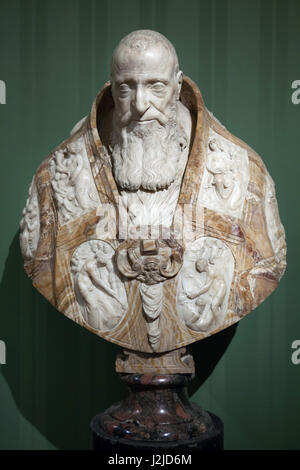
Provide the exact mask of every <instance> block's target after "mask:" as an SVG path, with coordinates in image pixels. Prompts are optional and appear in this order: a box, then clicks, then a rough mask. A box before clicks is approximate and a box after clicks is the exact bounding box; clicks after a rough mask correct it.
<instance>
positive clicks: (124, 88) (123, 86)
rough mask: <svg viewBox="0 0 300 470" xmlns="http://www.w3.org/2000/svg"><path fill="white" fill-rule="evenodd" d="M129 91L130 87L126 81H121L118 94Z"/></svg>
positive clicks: (122, 94)
mask: <svg viewBox="0 0 300 470" xmlns="http://www.w3.org/2000/svg"><path fill="white" fill-rule="evenodd" d="M129 92H130V87H129V86H128V85H127V84H126V83H121V85H120V86H119V94H120V96H121V97H122V96H127V95H128V93H129Z"/></svg>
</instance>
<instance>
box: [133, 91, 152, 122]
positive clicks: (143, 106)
mask: <svg viewBox="0 0 300 470" xmlns="http://www.w3.org/2000/svg"><path fill="white" fill-rule="evenodd" d="M148 108H149V101H148V98H147V90H145V88H144V87H143V86H142V85H138V86H137V89H136V95H135V109H136V111H137V112H138V113H139V115H141V116H142V115H143V114H144V113H145V112H146V111H147V109H148Z"/></svg>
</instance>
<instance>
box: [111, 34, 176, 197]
mask: <svg viewBox="0 0 300 470" xmlns="http://www.w3.org/2000/svg"><path fill="white" fill-rule="evenodd" d="M176 64H177V62H176V60H175V56H174V54H173V55H172V54H171V53H170V51H168V49H167V48H166V47H165V45H164V44H163V43H162V42H159V43H157V44H154V45H153V44H152V45H143V44H140V43H139V47H138V48H134V49H132V48H128V47H127V46H124V45H121V46H120V47H119V48H118V50H117V52H116V53H115V54H114V61H113V68H112V95H113V99H114V104H115V107H114V116H113V132H112V135H111V141H110V151H111V157H112V164H113V172H114V177H115V179H116V182H117V184H118V186H119V188H121V189H126V190H129V191H136V190H138V189H143V190H146V191H157V190H161V189H164V188H168V186H170V184H171V183H172V182H173V181H174V179H175V177H176V172H177V164H178V161H179V158H180V154H181V146H180V141H181V138H182V135H180V133H179V132H178V125H177V106H178V104H177V101H178V99H179V93H180V88H181V82H182V73H181V72H179V71H178V65H176Z"/></svg>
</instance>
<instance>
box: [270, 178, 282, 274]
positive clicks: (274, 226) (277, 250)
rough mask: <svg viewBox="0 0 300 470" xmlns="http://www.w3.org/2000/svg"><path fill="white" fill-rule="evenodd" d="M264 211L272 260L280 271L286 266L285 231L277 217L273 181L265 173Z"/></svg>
mask: <svg viewBox="0 0 300 470" xmlns="http://www.w3.org/2000/svg"><path fill="white" fill-rule="evenodd" d="M265 213H266V223H267V231H268V235H269V239H270V242H271V245H272V248H273V252H274V261H275V262H276V263H279V265H280V268H281V269H280V271H282V269H285V266H286V243H285V231H284V228H283V225H282V223H281V221H280V217H279V212H278V204H277V200H276V193H275V185H274V181H273V180H272V178H271V176H270V175H266V195H265ZM280 278H281V276H280V277H279V279H280Z"/></svg>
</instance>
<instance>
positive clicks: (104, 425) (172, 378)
mask: <svg viewBox="0 0 300 470" xmlns="http://www.w3.org/2000/svg"><path fill="white" fill-rule="evenodd" d="M121 378H122V380H124V381H125V382H126V383H127V385H128V386H129V390H130V393H129V395H128V397H126V398H125V400H123V401H122V402H120V403H117V404H115V405H113V406H111V407H110V408H108V409H107V410H106V411H105V412H104V413H101V414H99V415H97V416H95V417H94V418H93V420H92V422H91V428H92V431H93V440H94V449H97V450H102V451H105V452H117V451H118V452H122V451H123V452H128V451H130V452H131V453H133V455H134V454H136V453H137V452H145V451H147V452H164V451H168V452H170V451H172V452H173V451H174V452H187V453H190V452H192V451H194V450H208V449H210V450H217V449H218V450H221V449H223V423H222V422H221V420H220V419H219V418H218V417H216V416H215V415H213V414H211V413H208V412H206V411H204V410H202V409H201V408H200V407H199V406H197V405H195V404H192V403H190V401H189V399H188V395H187V390H186V384H187V382H188V380H189V379H190V376H188V375H183V374H170V375H146V374H124V375H121Z"/></svg>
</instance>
